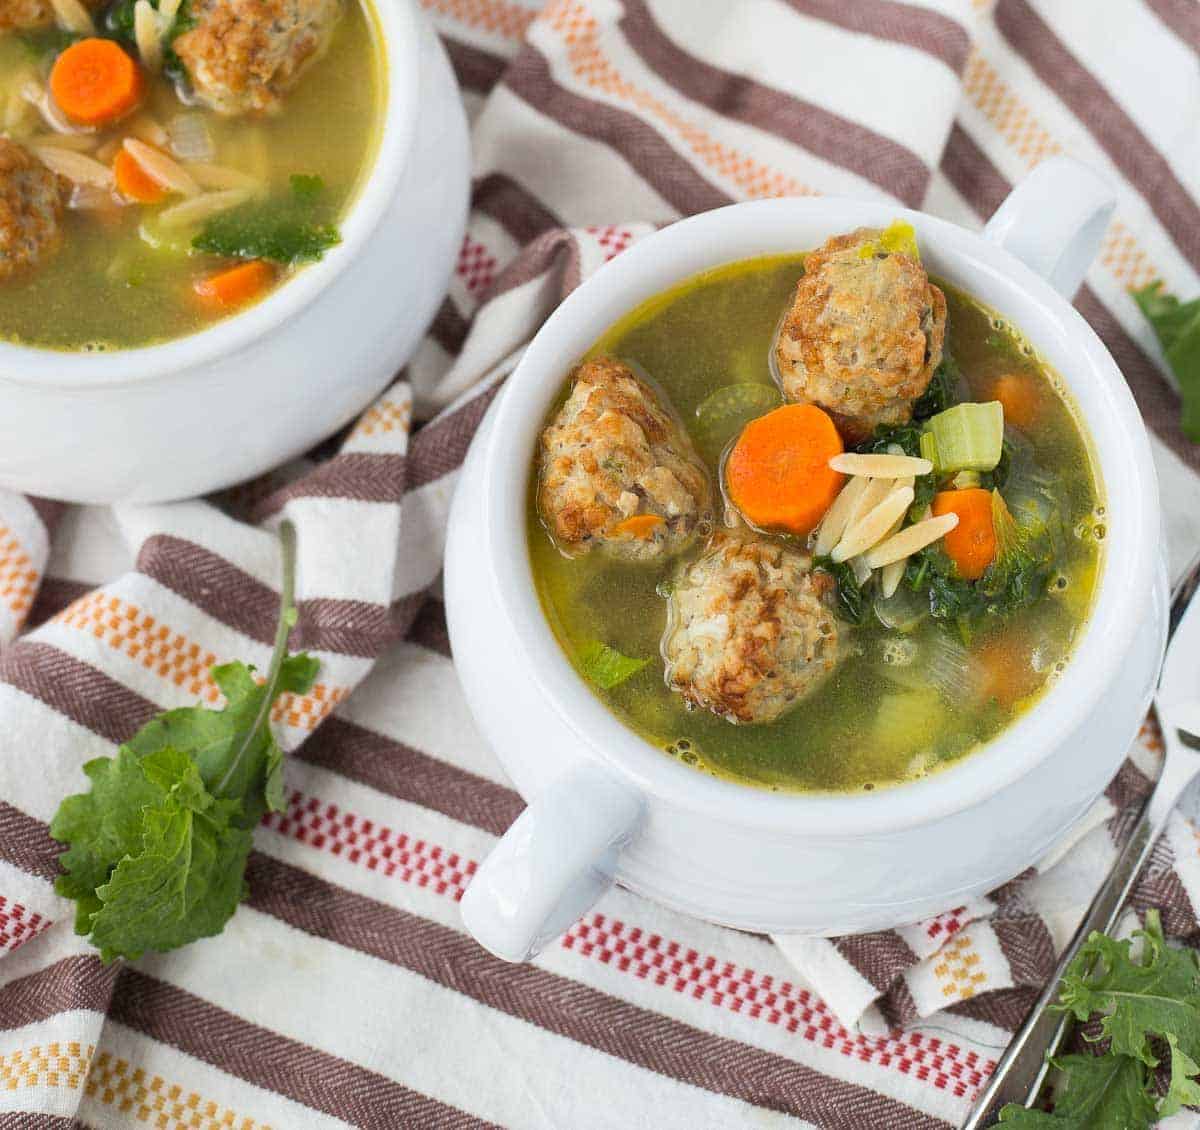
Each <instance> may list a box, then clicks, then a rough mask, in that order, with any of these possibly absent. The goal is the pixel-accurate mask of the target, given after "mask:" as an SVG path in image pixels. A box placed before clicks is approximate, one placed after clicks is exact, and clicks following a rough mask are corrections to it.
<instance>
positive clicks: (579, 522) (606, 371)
mask: <svg viewBox="0 0 1200 1130" xmlns="http://www.w3.org/2000/svg"><path fill="white" fill-rule="evenodd" d="M539 473H540V478H539V483H538V510H539V511H540V513H541V516H542V520H543V521H544V522H545V523H546V525H547V526H548V527H549V529H550V531H551V533H552V534H553V535H554V538H555V540H556V541H557V542H558V545H559V547H560V548H561V549H562V550H563V551H564V552H566V553H569V554H580V553H586V552H587V551H589V550H590V549H592V548H593V547H595V546H597V545H602V546H604V547H605V549H606V550H608V551H609V552H611V553H613V554H615V555H616V556H618V557H623V558H626V559H631V560H643V561H649V560H661V559H663V558H664V557H666V556H669V555H670V554H673V553H676V552H677V551H678V550H680V549H682V548H683V547H684V546H685V545H687V544H688V542H689V541H690V540H691V539H692V536H693V535H694V534H695V533H696V531H697V530H698V529H700V528H702V527H707V526H709V525H710V524H711V521H712V492H711V486H710V483H709V479H708V474H707V472H706V471H705V470H704V464H703V463H701V462H700V458H699V456H698V455H697V454H696V452H695V449H694V448H693V447H692V444H691V441H690V440H689V439H688V437H687V435H686V434H685V433H684V431H683V428H682V427H681V426H680V424H679V422H678V420H676V419H675V417H674V416H673V415H672V413H671V412H670V410H669V409H667V408H666V407H665V406H664V405H663V403H662V402H661V401H660V400H659V398H658V396H657V394H656V393H655V391H654V390H653V389H652V388H651V387H650V386H649V385H648V384H646V382H645V381H643V380H640V379H639V378H638V377H637V376H636V375H635V374H634V372H633V370H632V369H630V367H629V366H628V365H624V364H622V363H621V362H620V361H615V360H613V359H612V358H611V357H598V358H596V359H595V360H593V361H588V362H586V363H585V364H583V365H581V366H580V367H579V368H578V369H577V370H576V371H575V374H574V383H573V385H572V387H571V393H570V395H569V396H568V397H567V400H566V403H565V404H564V405H563V406H562V408H561V409H559V411H558V414H557V415H556V416H555V417H554V419H553V420H552V421H551V423H550V424H549V426H548V427H547V428H546V430H545V431H544V432H542V439H541V445H540V452H539Z"/></svg>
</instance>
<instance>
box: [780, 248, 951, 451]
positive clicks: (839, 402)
mask: <svg viewBox="0 0 1200 1130" xmlns="http://www.w3.org/2000/svg"><path fill="white" fill-rule="evenodd" d="M879 235H880V232H878V231H876V230H874V229H871V228H860V229H859V230H858V231H855V232H851V233H850V234H848V235H839V236H835V237H834V238H833V239H831V240H829V241H828V242H827V243H825V244H824V246H822V247H820V248H818V249H817V250H816V251H814V252H812V254H810V255H809V256H808V257H807V258H806V260H805V263H804V277H803V278H801V280H800V282H799V283H798V284H797V285H796V295H795V298H794V300H793V302H792V307H791V309H790V310H789V311H788V314H787V317H786V318H785V319H784V323H783V326H782V328H781V329H780V332H779V339H778V341H777V342H776V345H775V359H776V362H777V363H778V366H779V376H780V381H781V383H782V385H783V393H784V395H785V396H786V397H787V398H788V399H789V400H794V401H798V402H800V403H805V404H817V405H820V406H821V407H822V408H824V409H825V410H826V411H827V412H829V413H830V414H831V415H832V416H833V417H834V419H835V420H836V421H837V424H838V427H839V429H840V430H841V431H842V433H843V435H844V436H845V437H846V439H848V440H849V441H850V442H857V441H859V440H862V439H866V438H867V437H868V436H870V434H871V433H872V432H873V431H874V430H875V428H876V427H877V426H878V425H880V424H902V423H905V422H907V421H908V420H909V419H911V417H912V405H913V401H914V400H916V399H917V397H919V396H920V395H921V394H922V393H923V392H924V391H925V389H926V388H927V387H928V386H929V381H930V379H931V378H932V376H933V371H934V369H936V368H937V366H938V365H939V364H940V362H941V360H942V342H943V340H944V339H945V336H946V297H945V295H944V294H942V292H941V291H940V290H939V289H938V288H937V287H936V286H934V285H933V284H932V283H930V281H929V277H928V276H927V275H926V274H925V268H924V267H922V266H921V264H920V263H919V262H918V261H917V260H916V259H914V258H912V257H910V256H908V255H905V254H903V253H901V252H898V251H891V252H889V251H885V250H872V249H870V248H865V247H864V246H863V244H864V243H866V242H868V241H874V240H875V239H877V238H878V237H879Z"/></svg>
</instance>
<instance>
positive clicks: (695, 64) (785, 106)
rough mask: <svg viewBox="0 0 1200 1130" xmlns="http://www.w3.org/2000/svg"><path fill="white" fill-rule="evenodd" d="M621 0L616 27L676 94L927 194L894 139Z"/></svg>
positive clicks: (909, 194) (912, 200)
mask: <svg viewBox="0 0 1200 1130" xmlns="http://www.w3.org/2000/svg"><path fill="white" fill-rule="evenodd" d="M624 8H625V15H624V16H623V17H622V18H621V22H620V28H621V31H622V32H623V33H624V35H625V39H626V41H627V42H628V44H629V46H630V47H632V48H633V50H634V51H636V52H637V54H638V55H639V56H640V58H641V60H642V62H643V63H645V64H646V66H647V67H649V68H650V69H651V70H652V71H654V72H655V73H656V74H657V75H658V76H659V77H660V78H661V79H662V80H663V81H664V82H666V83H668V84H670V85H671V86H672V87H673V88H674V89H675V90H677V91H679V93H680V94H683V95H684V96H686V97H688V98H691V99H692V100H693V101H695V102H699V103H701V104H702V105H704V106H707V107H708V108H709V109H710V110H713V111H714V112H716V113H718V114H722V115H723V116H724V117H726V118H729V119H731V120H734V121H739V122H743V123H745V124H746V125H749V126H753V127H754V128H755V129H761V130H764V131H765V132H767V133H771V134H774V135H775V136H776V137H779V138H782V139H783V140H784V141H787V142H790V143H791V144H792V145H796V146H799V147H800V148H801V149H806V150H808V152H810V153H814V154H816V156H818V157H820V158H821V159H822V160H824V161H829V162H830V163H831V164H834V165H839V166H840V167H842V168H844V169H849V170H850V171H851V172H853V173H856V174H857V175H858V176H860V177H862V178H863V179H864V180H867V181H870V182H872V183H873V184H875V185H877V186H878V187H880V188H882V189H883V190H884V191H885V192H889V193H891V194H892V195H893V196H895V197H896V198H897V199H899V200H901V201H903V202H904V203H905V204H907V205H909V206H910V207H913V208H915V207H917V206H918V205H919V204H920V202H921V200H922V199H923V198H924V196H925V190H926V189H927V188H928V187H929V176H930V171H929V168H928V167H927V166H926V165H925V163H924V162H923V161H922V160H921V159H920V157H918V156H917V155H916V154H915V153H913V152H912V151H911V150H909V149H906V148H905V147H904V146H903V145H901V144H900V143H899V142H896V141H893V140H892V139H891V138H889V137H884V136H883V135H881V134H878V133H876V132H875V131H874V130H871V129H868V128H867V127H866V126H863V125H861V124H859V123H858V122H852V121H849V120H848V119H846V118H844V117H842V116H841V115H839V114H835V113H833V112H832V111H830V110H825V109H822V108H821V107H820V106H816V105H814V104H812V103H811V102H806V101H804V100H803V99H801V98H797V97H795V96H793V95H790V94H786V93H784V92H783V91H780V90H776V89H773V88H772V87H769V86H765V85H764V84H762V83H759V82H756V81H755V80H754V79H752V78H747V77H746V76H744V75H738V74H733V73H731V72H729V71H725V70H722V69H721V68H719V67H715V66H713V65H712V64H710V63H706V62H704V60H702V59H699V58H697V57H696V56H694V55H691V54H689V53H688V52H687V51H685V50H684V49H683V48H682V47H680V46H678V44H676V43H675V42H673V41H672V40H671V39H670V37H669V36H668V35H667V34H666V33H665V32H664V31H663V30H662V28H660V27H659V25H658V24H657V23H656V22H655V20H654V17H653V15H652V14H651V12H650V9H649V7H648V6H647V5H646V3H645V0H624Z"/></svg>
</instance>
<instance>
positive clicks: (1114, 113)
mask: <svg viewBox="0 0 1200 1130" xmlns="http://www.w3.org/2000/svg"><path fill="white" fill-rule="evenodd" d="M995 21H996V27H997V28H998V29H999V30H1000V33H1001V34H1002V35H1003V36H1004V38H1005V39H1007V40H1008V42H1009V43H1010V44H1011V45H1012V47H1013V49H1014V50H1015V51H1016V52H1017V53H1018V54H1019V55H1021V56H1022V58H1024V60H1025V61H1026V62H1027V63H1028V64H1029V65H1030V67H1032V68H1033V71H1034V73H1035V74H1036V75H1037V76H1038V78H1040V79H1041V80H1042V82H1044V83H1045V84H1046V86H1047V87H1049V88H1050V90H1052V91H1053V92H1054V93H1055V94H1056V95H1057V96H1058V97H1059V98H1060V99H1062V101H1063V103H1064V104H1065V105H1066V106H1067V108H1068V109H1069V110H1070V111H1071V112H1072V113H1073V114H1074V115H1075V117H1076V118H1078V119H1079V122H1080V124H1081V125H1082V126H1084V128H1086V129H1087V130H1088V131H1089V132H1090V133H1091V134H1092V136H1093V137H1094V138H1095V139H1096V141H1097V142H1098V143H1099V144H1100V147H1101V148H1102V149H1103V150H1104V151H1105V152H1106V153H1107V154H1108V155H1109V157H1110V158H1111V159H1112V162H1113V164H1115V165H1116V166H1117V168H1118V169H1120V170H1121V172H1122V173H1123V174H1124V175H1125V177H1126V178H1127V179H1128V180H1129V183H1130V184H1132V185H1133V187H1134V188H1136V189H1137V190H1138V192H1140V193H1141V194H1142V195H1143V196H1144V197H1145V198H1146V201H1147V202H1148V203H1149V205H1150V208H1151V210H1152V211H1153V212H1154V214H1155V215H1156V216H1157V217H1158V219H1159V222H1160V223H1161V224H1162V225H1163V227H1164V228H1166V229H1167V231H1168V232H1170V234H1171V238H1172V239H1173V240H1174V242H1175V244H1176V246H1177V247H1178V248H1179V250H1180V252H1182V254H1183V255H1184V257H1185V258H1186V259H1187V260H1188V262H1189V263H1191V265H1192V267H1193V268H1194V269H1195V270H1198V271H1200V205H1198V204H1197V203H1196V201H1195V199H1194V198H1193V197H1192V195H1191V193H1189V192H1188V190H1187V189H1186V188H1185V187H1184V185H1183V184H1182V183H1181V182H1180V180H1179V178H1178V177H1177V176H1176V175H1175V171H1174V170H1173V169H1172V168H1171V165H1170V163H1169V162H1168V161H1167V159H1166V158H1165V157H1164V156H1163V155H1162V153H1160V152H1159V151H1158V150H1157V149H1156V148H1155V147H1154V145H1153V144H1151V142H1150V141H1149V139H1148V138H1147V137H1146V135H1145V134H1144V133H1142V131H1141V129H1140V128H1139V127H1138V125H1137V124H1136V123H1135V122H1134V120H1133V119H1132V118H1131V117H1130V116H1129V115H1128V114H1127V113H1126V112H1125V110H1124V109H1122V107H1121V105H1120V103H1118V102H1117V100H1116V99H1115V98H1113V96H1112V95H1111V94H1109V92H1108V91H1107V90H1106V89H1105V87H1104V85H1103V84H1102V83H1100V82H1099V81H1098V80H1097V79H1096V78H1095V76H1093V75H1092V74H1091V72H1089V71H1088V70H1087V68H1086V67H1084V66H1083V64H1082V63H1080V62H1079V60H1078V59H1076V58H1075V56H1074V55H1073V54H1071V52H1070V50H1069V49H1068V47H1067V45H1066V44H1065V43H1063V41H1062V40H1061V39H1059V37H1058V35H1057V34H1056V33H1055V32H1054V30H1053V28H1051V27H1050V25H1049V24H1047V23H1046V21H1045V20H1043V19H1042V17H1041V15H1039V14H1038V12H1036V11H1035V10H1034V9H1033V7H1032V6H1031V5H1029V4H1028V3H1027V2H1026V0H999V2H998V3H997V5H996V8H995Z"/></svg>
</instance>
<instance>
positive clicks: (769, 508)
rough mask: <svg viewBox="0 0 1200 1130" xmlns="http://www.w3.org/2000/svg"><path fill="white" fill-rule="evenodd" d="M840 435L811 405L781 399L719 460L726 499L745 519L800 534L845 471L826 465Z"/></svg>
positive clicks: (819, 515)
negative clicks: (783, 402)
mask: <svg viewBox="0 0 1200 1130" xmlns="http://www.w3.org/2000/svg"><path fill="white" fill-rule="evenodd" d="M841 452H842V437H841V436H840V435H838V430H837V427H836V426H835V424H834V422H833V420H832V419H830V417H829V416H828V415H827V414H826V413H825V412H823V411H822V410H821V409H820V408H818V407H817V406H816V405H815V404H785V405H784V406H783V407H782V408H776V409H775V410H774V411H772V412H768V413H767V414H766V415H765V416H759V417H758V418H757V419H754V420H751V421H750V423H748V424H747V425H746V426H745V427H744V428H743V429H742V432H741V434H740V435H739V436H738V438H737V440H736V442H735V443H734V445H733V447H732V449H731V450H730V452H729V456H728V458H727V459H726V460H725V488H726V490H727V491H728V493H729V500H730V502H732V503H733V505H734V506H736V507H737V509H738V510H739V511H740V512H741V514H742V516H743V517H744V518H745V519H746V520H747V521H748V522H750V523H751V524H753V525H755V526H759V527H761V528H763V529H770V530H785V531H787V532H788V533H792V534H799V535H804V534H807V533H809V532H810V531H811V530H813V529H815V528H816V526H817V523H818V522H820V520H821V519H822V518H823V517H824V515H825V511H826V510H828V509H829V507H830V505H831V504H832V502H833V500H834V499H835V498H836V497H837V494H838V491H840V490H841V489H842V484H843V482H844V481H845V476H844V475H842V474H840V473H839V472H837V471H835V470H833V469H832V468H831V467H830V466H829V460H830V459H832V458H833V457H834V456H835V455H839V454H841Z"/></svg>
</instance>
